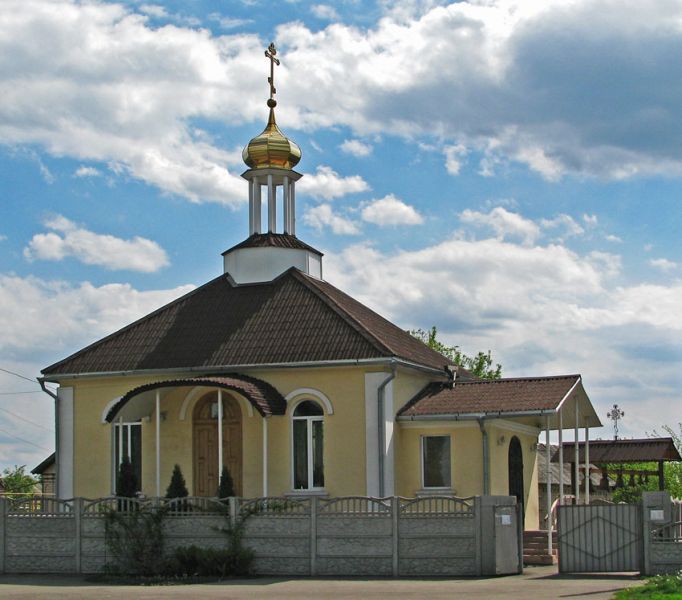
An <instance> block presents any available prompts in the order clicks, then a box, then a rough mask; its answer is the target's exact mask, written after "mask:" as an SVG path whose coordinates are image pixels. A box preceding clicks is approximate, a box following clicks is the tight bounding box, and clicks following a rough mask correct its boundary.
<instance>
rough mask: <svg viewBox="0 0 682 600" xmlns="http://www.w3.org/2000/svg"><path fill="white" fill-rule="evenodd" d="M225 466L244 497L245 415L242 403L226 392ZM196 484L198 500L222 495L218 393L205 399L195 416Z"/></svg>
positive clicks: (193, 442)
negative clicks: (201, 497)
mask: <svg viewBox="0 0 682 600" xmlns="http://www.w3.org/2000/svg"><path fill="white" fill-rule="evenodd" d="M222 397H223V465H224V466H226V467H227V468H228V469H229V471H230V475H232V479H233V480H234V487H235V493H236V494H237V495H241V493H242V412H241V409H240V408H239V402H237V400H235V399H234V398H233V397H232V396H230V395H229V394H227V393H225V392H223V393H222ZM192 447H193V468H194V473H193V480H194V495H195V496H215V495H216V494H217V492H218V484H219V477H220V473H218V392H217V391H216V392H210V393H208V394H206V395H205V396H204V397H203V398H201V399H200V400H199V401H198V402H197V403H196V406H195V407H194V412H193V413H192Z"/></svg>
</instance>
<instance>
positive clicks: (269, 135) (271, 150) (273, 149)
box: [242, 107, 301, 169]
mask: <svg viewBox="0 0 682 600" xmlns="http://www.w3.org/2000/svg"><path fill="white" fill-rule="evenodd" d="M242 158H243V159H244V162H245V163H246V164H247V166H249V167H251V168H252V169H267V168H275V169H293V168H294V167H295V166H296V165H297V164H298V161H299V160H301V149H300V148H299V147H298V144H296V142H294V141H292V140H290V139H289V138H288V137H286V136H285V135H284V134H283V133H282V132H281V131H280V129H279V127H277V122H276V121H275V111H274V107H271V108H270V116H269V118H268V124H267V125H266V126H265V129H264V130H263V132H262V133H261V134H260V135H257V136H256V137H255V138H253V139H252V140H251V141H250V142H249V143H248V145H247V146H246V148H244V150H243V152H242Z"/></svg>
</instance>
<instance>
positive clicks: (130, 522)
mask: <svg viewBox="0 0 682 600" xmlns="http://www.w3.org/2000/svg"><path fill="white" fill-rule="evenodd" d="M164 516H165V509H163V508H151V509H142V510H135V511H130V512H118V511H114V510H112V511H110V512H108V513H107V516H106V520H105V542H106V545H107V549H108V550H109V552H110V553H111V555H112V558H113V561H112V562H108V563H107V571H108V572H110V573H124V574H126V575H142V576H145V577H149V576H153V575H158V574H160V573H161V572H162V571H163V570H164V560H163V546H164V535H163V519H164Z"/></svg>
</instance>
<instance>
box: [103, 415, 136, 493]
mask: <svg viewBox="0 0 682 600" xmlns="http://www.w3.org/2000/svg"><path fill="white" fill-rule="evenodd" d="M112 425H113V427H112V428H111V435H112V436H113V441H114V443H113V444H112V446H111V492H112V495H116V475H117V474H118V468H119V467H120V466H121V462H123V452H122V450H123V448H122V447H121V448H119V442H120V441H121V440H122V439H123V436H124V435H127V437H128V440H127V441H128V450H130V448H131V447H132V440H133V431H132V426H133V425H135V426H138V427H140V442H141V441H142V422H141V421H123V422H119V421H114V422H113V423H112ZM120 427H125V429H124V430H122V431H121V432H119V431H118V430H119V428H120ZM126 432H127V433H126ZM116 450H118V462H116ZM142 466H144V461H143V463H142V464H141V465H140V467H142ZM138 485H139V486H140V489H142V482H141V481H139V482H138Z"/></svg>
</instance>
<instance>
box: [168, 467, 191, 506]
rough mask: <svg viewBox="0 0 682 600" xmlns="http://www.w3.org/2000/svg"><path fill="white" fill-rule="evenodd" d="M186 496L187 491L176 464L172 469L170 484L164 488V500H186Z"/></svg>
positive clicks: (187, 494)
mask: <svg viewBox="0 0 682 600" xmlns="http://www.w3.org/2000/svg"><path fill="white" fill-rule="evenodd" d="M187 496H189V492H188V491H187V485H186V484H185V478H184V477H183V475H182V471H181V470H180V465H179V464H177V463H176V464H175V466H174V467H173V474H172V475H171V480H170V483H169V484H168V488H166V498H186V497H187Z"/></svg>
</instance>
